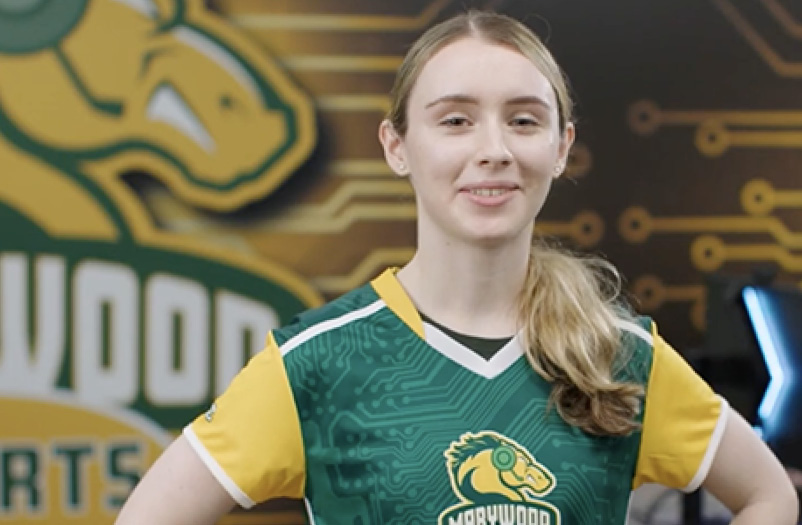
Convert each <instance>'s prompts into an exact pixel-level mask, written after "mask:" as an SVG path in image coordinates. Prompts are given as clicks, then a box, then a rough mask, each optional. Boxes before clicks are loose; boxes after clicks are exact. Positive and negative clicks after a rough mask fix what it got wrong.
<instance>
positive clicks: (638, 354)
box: [617, 315, 654, 384]
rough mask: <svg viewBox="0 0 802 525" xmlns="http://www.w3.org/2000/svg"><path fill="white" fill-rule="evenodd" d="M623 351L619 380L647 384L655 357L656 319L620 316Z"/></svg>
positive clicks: (619, 326) (640, 316) (618, 323)
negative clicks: (654, 329)
mask: <svg viewBox="0 0 802 525" xmlns="http://www.w3.org/2000/svg"><path fill="white" fill-rule="evenodd" d="M617 325H618V328H619V330H620V331H621V353H620V358H621V359H620V360H619V363H620V365H619V367H618V369H619V372H618V374H617V375H618V378H619V380H621V379H623V380H626V381H634V382H637V383H640V384H646V382H647V381H648V378H649V372H650V371H651V368H652V362H653V358H654V335H653V334H654V332H653V327H654V321H653V320H652V318H651V317H648V316H645V315H637V316H627V317H619V318H618V320H617Z"/></svg>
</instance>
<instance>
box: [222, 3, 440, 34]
mask: <svg viewBox="0 0 802 525" xmlns="http://www.w3.org/2000/svg"><path fill="white" fill-rule="evenodd" d="M449 3H450V0H435V1H434V2H432V3H431V4H430V5H429V6H428V7H426V9H424V10H423V11H422V12H421V13H420V14H418V15H416V16H398V15H328V14H313V13H303V14H242V15H232V16H230V20H231V21H232V22H233V23H234V24H236V25H238V26H240V27H243V28H245V29H259V30H287V31H420V30H421V29H423V28H425V27H426V26H428V25H430V24H431V23H432V22H433V21H434V20H435V18H437V16H438V15H439V14H440V12H441V11H442V10H443V9H444V8H445V7H446V6H447V5H448V4H449Z"/></svg>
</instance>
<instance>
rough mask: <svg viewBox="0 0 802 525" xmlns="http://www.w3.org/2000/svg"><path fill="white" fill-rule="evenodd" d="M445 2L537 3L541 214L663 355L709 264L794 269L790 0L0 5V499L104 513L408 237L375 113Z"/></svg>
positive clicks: (795, 13)
mask: <svg viewBox="0 0 802 525" xmlns="http://www.w3.org/2000/svg"><path fill="white" fill-rule="evenodd" d="M466 6H475V7H484V8H491V9H495V10H497V11H501V12H505V13H508V14H510V15H512V16H515V17H517V18H519V19H521V20H524V21H525V22H526V23H528V24H529V25H530V26H531V27H532V28H533V29H535V30H536V31H537V32H538V33H539V34H540V35H541V36H543V38H544V39H546V40H547V41H548V42H549V46H550V47H551V49H552V50H553V52H554V53H555V55H556V56H557V58H558V61H559V62H560V63H561V64H562V65H563V67H564V68H565V70H566V71H567V74H568V76H569V78H570V79H571V81H572V85H573V88H574V91H575V93H576V99H577V114H578V117H579V121H578V133H579V134H578V144H577V146H576V148H575V150H574V152H573V154H572V156H571V159H570V163H569V167H568V173H567V175H568V176H567V177H565V178H563V179H562V180H560V181H558V183H557V184H556V186H555V188H554V190H553V192H552V195H551V197H550V199H549V202H548V203H547V205H546V208H545V209H544V212H543V214H542V217H541V218H540V219H539V220H538V222H537V230H538V231H539V232H540V233H542V234H545V235H549V236H555V237H558V238H560V239H562V240H563V241H564V242H565V243H566V244H567V245H570V246H573V247H575V248H578V249H581V250H589V251H593V252H597V253H602V254H604V255H606V256H607V257H608V258H609V259H611V260H612V261H613V262H614V263H615V264H616V265H617V266H619V268H620V269H621V270H622V271H623V273H624V275H625V276H626V278H627V280H628V287H629V289H630V291H631V292H632V293H633V296H634V297H635V298H636V299H637V300H638V304H639V309H640V310H641V311H644V312H645V313H648V314H650V315H653V316H654V317H655V318H656V319H657V321H658V323H659V324H660V325H661V327H662V331H663V333H664V334H665V335H666V337H667V338H668V339H669V340H670V341H672V342H673V343H674V344H675V346H677V348H678V349H679V350H680V351H684V350H686V349H688V348H691V347H693V346H696V345H699V344H700V342H701V341H702V340H703V334H704V323H705V316H704V312H705V287H704V276H705V274H707V273H709V272H714V271H724V272H732V273H745V272H749V271H750V270H751V269H752V268H753V267H755V265H758V264H764V265H769V266H771V267H774V268H776V269H777V270H778V271H779V275H780V278H781V279H782V280H784V281H787V282H791V283H798V282H800V281H801V280H802V262H800V261H802V259H801V258H800V257H801V256H800V248H802V241H801V240H800V239H802V215H800V213H799V211H800V209H801V208H802V190H800V189H799V186H800V185H799V182H798V181H799V175H798V174H797V171H798V169H799V168H798V166H799V165H800V162H799V160H800V159H799V154H800V148H801V147H802V113H800V110H799V108H798V105H799V99H798V87H799V81H800V78H801V77H802V62H799V61H798V60H797V59H796V58H795V57H797V56H802V52H800V51H801V50H802V47H801V46H800V40H802V8H800V7H799V6H797V5H796V4H793V3H792V2H790V0H758V1H756V2H747V1H745V0H705V1H701V2H700V1H698V0H672V1H671V2H649V3H644V2H641V1H639V0H616V1H615V2H596V1H594V0H573V1H564V0H561V1H559V2H557V1H552V0H543V1H540V2H531V1H525V0H495V1H494V0H487V1H473V2H468V3H466V2H456V1H454V0H410V1H408V2H377V1H375V0H351V1H348V2H324V1H321V0H296V1H293V2H262V1H259V0H218V1H212V2H202V1H200V0H91V1H90V0H0V181H2V183H0V411H2V413H3V414H4V415H6V417H5V423H6V424H4V425H3V427H2V429H0V521H3V520H4V519H6V518H8V519H11V520H12V521H13V522H14V523H27V522H31V523H86V522H88V520H89V521H91V522H92V523H111V521H112V519H113V516H114V513H115V512H116V509H117V508H118V507H119V504H120V502H121V501H122V499H123V498H124V497H125V494H127V491H128V490H130V487H131V486H132V485H133V484H134V483H135V482H136V480H138V479H139V476H140V475H141V473H142V472H143V471H144V469H145V468H146V467H147V465H148V464H149V463H150V462H151V461H152V460H153V458H155V457H156V455H158V453H159V452H160V450H161V449H162V448H163V447H164V446H165V445H166V443H167V442H169V440H170V439H171V437H172V435H173V434H174V433H175V432H177V431H178V430H180V428H181V426H182V425H183V424H185V423H186V422H188V421H189V420H190V419H191V418H192V417H193V416H194V415H195V414H197V413H199V412H202V411H203V410H205V408H206V407H207V406H208V404H209V403H210V401H211V399H212V398H213V397H214V396H215V395H216V394H217V393H219V392H220V391H221V390H222V389H223V388H225V385H226V384H227V383H228V381H229V380H230V378H231V377H232V376H233V374H234V373H236V371H237V370H238V369H239V368H240V367H241V366H242V364H243V363H244V362H245V360H246V359H247V358H248V356H249V355H251V354H252V353H253V352H256V351H258V349H259V348H260V347H261V344H262V337H263V336H264V333H265V332H266V331H267V330H268V329H269V328H270V327H272V326H275V325H276V324H280V323H284V322H286V321H288V320H289V319H290V317H291V316H292V315H294V313H296V312H298V311H299V310H301V309H304V308H307V307H309V306H314V305H317V304H320V303H321V302H322V301H323V300H325V299H329V298H333V297H335V296H337V295H339V294H341V293H343V292H344V291H346V290H348V289H350V288H352V287H355V286H357V285H358V284H361V283H363V282H365V281H366V280H368V279H370V278H371V277H373V276H374V275H376V274H377V273H379V272H380V271H381V270H382V269H383V268H384V267H386V266H388V265H402V264H404V263H405V262H406V261H407V260H408V259H409V258H410V257H411V255H412V247H413V244H414V235H415V225H414V216H415V210H414V198H413V195H412V190H411V187H410V185H409V184H408V182H407V181H406V180H403V179H398V178H396V177H394V176H393V174H392V173H391V172H390V170H389V169H388V168H387V167H386V165H385V164H384V160H383V157H382V154H381V150H380V148H379V144H378V141H377V139H376V130H377V126H378V123H379V121H380V120H381V118H382V116H383V114H384V113H385V111H386V110H387V108H388V106H389V99H388V96H387V93H388V91H389V89H390V85H391V82H392V79H393V75H394V72H395V70H396V68H397V67H398V66H399V64H400V62H401V59H402V56H403V53H404V52H405V50H406V49H407V47H408V45H409V44H410V43H411V42H412V41H413V40H414V39H415V38H416V37H417V36H418V35H419V34H420V33H421V32H422V31H423V30H425V28H426V27H428V26H429V25H431V24H432V23H434V22H436V21H438V20H441V19H443V18H444V17H447V16H449V15H451V14H453V13H456V12H458V11H460V10H463V9H464V8H465V7H466ZM190 349H192V351H190ZM197 349H202V351H201V352H198V351H197ZM301 522H302V515H301V513H300V510H299V507H298V505H297V503H295V502H276V503H272V504H270V505H268V506H266V507H262V508H261V509H256V510H255V511H253V512H249V513H241V512H240V513H234V514H232V515H231V516H229V517H227V518H226V519H225V520H224V521H223V523H226V524H228V525H239V524H242V525H246V524H255V523H259V524H269V523H277V524H278V523H282V524H294V523H301Z"/></svg>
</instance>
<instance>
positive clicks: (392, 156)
mask: <svg viewBox="0 0 802 525" xmlns="http://www.w3.org/2000/svg"><path fill="white" fill-rule="evenodd" d="M379 142H381V144H382V148H383V149H384V159H385V160H386V161H387V165H388V166H390V169H391V170H393V172H395V174H396V175H398V176H399V177H405V176H406V175H409V166H408V165H407V162H406V154H405V151H404V139H403V138H402V137H401V136H400V135H399V134H398V132H397V131H396V129H395V127H394V126H393V124H392V123H391V122H390V121H389V120H387V119H385V120H383V121H382V123H381V124H379Z"/></svg>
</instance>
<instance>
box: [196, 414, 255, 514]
mask: <svg viewBox="0 0 802 525" xmlns="http://www.w3.org/2000/svg"><path fill="white" fill-rule="evenodd" d="M183 434H184V437H186V438H187V441H188V442H189V444H190V446H192V448H193V449H194V450H195V452H197V454H198V456H200V459H201V461H203V463H204V464H205V465H206V467H207V468H208V469H209V470H210V471H211V473H212V475H213V476H214V477H215V479H217V481H218V482H219V483H220V485H222V486H223V488H224V489H225V490H226V492H228V494H229V495H230V496H231V497H232V498H234V500H236V502H237V503H239V504H240V505H241V506H242V507H243V508H246V509H249V508H251V507H253V506H254V505H255V504H256V503H255V502H254V501H253V500H252V499H251V498H249V497H248V495H247V494H245V493H244V492H243V491H242V489H240V488H239V487H238V486H237V484H236V483H234V480H232V479H231V478H230V477H228V474H226V472H225V471H224V470H223V468H222V467H221V466H220V465H219V464H218V463H217V461H215V459H214V458H213V457H212V455H211V454H209V452H208V451H207V450H206V447H204V446H203V443H201V442H200V440H199V439H198V436H196V435H195V432H193V430H192V428H191V427H190V426H186V427H184V432H183Z"/></svg>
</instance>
